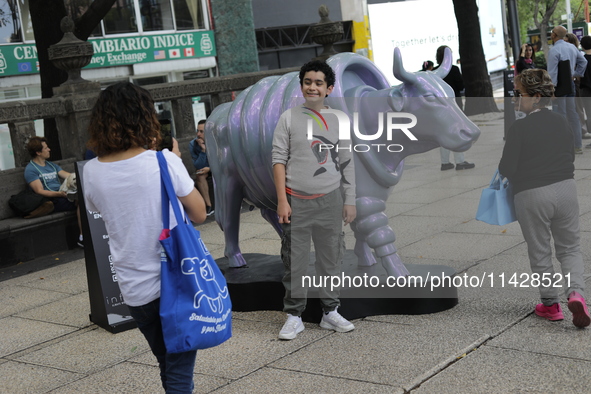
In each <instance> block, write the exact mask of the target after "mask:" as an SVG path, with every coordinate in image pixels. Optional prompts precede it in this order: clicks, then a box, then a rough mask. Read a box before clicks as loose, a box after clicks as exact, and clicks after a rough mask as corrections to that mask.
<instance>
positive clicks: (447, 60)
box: [435, 48, 452, 79]
mask: <svg viewBox="0 0 591 394" xmlns="http://www.w3.org/2000/svg"><path fill="white" fill-rule="evenodd" d="M451 61H452V56H451V49H449V48H445V51H444V52H443V61H442V62H441V65H440V66H439V68H437V70H435V74H436V75H437V76H438V77H439V78H441V79H443V78H445V77H447V74H449V70H451Z"/></svg>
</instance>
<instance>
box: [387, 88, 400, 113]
mask: <svg viewBox="0 0 591 394" xmlns="http://www.w3.org/2000/svg"><path fill="white" fill-rule="evenodd" d="M388 104H390V108H392V109H393V110H394V111H396V112H400V111H402V107H403V106H404V97H403V96H402V92H401V91H400V89H396V88H392V89H391V90H390V97H389V98H388Z"/></svg>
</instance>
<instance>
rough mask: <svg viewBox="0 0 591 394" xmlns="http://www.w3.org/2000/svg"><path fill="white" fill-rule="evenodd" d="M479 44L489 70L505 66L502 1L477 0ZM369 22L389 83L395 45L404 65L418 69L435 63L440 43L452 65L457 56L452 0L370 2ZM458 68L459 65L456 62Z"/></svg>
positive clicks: (376, 54) (376, 59)
mask: <svg viewBox="0 0 591 394" xmlns="http://www.w3.org/2000/svg"><path fill="white" fill-rule="evenodd" d="M477 3H478V8H479V17H480V31H481V36H482V47H483V49H484V56H485V58H486V60H487V67H488V71H489V73H490V72H493V71H497V70H503V69H505V68H506V66H507V61H506V58H505V52H504V41H503V19H502V8H501V6H502V0H477ZM368 10H369V24H370V31H371V41H372V49H373V57H374V62H375V63H376V65H377V66H378V67H379V68H380V69H381V70H382V71H383V72H384V73H385V74H386V76H387V77H388V78H389V80H390V83H392V84H397V83H399V82H398V81H397V80H396V79H395V78H394V76H393V75H392V57H393V53H394V48H395V47H398V48H400V51H401V53H402V60H403V62H404V67H405V69H406V70H408V71H419V70H420V69H421V66H422V64H423V62H424V61H425V60H431V61H432V62H433V63H435V65H437V62H436V61H435V52H436V51H437V48H438V47H439V46H441V45H447V46H449V47H450V48H451V50H452V52H453V56H454V64H457V60H458V58H459V50H458V26H457V23H456V16H455V13H454V7H453V2H452V0H410V1H409V0H407V1H400V2H395V3H382V4H370V5H369V6H368ZM458 66H460V68H461V64H458Z"/></svg>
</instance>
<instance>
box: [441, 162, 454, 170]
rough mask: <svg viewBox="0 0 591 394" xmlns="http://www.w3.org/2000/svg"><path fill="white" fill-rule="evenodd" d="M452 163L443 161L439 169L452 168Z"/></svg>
mask: <svg viewBox="0 0 591 394" xmlns="http://www.w3.org/2000/svg"><path fill="white" fill-rule="evenodd" d="M453 168H454V165H453V164H451V163H443V164H442V165H441V171H447V170H453Z"/></svg>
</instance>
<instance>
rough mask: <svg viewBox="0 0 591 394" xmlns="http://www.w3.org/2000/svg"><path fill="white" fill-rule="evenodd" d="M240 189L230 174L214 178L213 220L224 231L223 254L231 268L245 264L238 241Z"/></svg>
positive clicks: (240, 205)
mask: <svg viewBox="0 0 591 394" xmlns="http://www.w3.org/2000/svg"><path fill="white" fill-rule="evenodd" d="M241 190H242V187H241V185H239V184H238V182H237V180H236V179H235V178H234V177H232V176H228V177H226V178H222V179H221V180H220V181H219V182H218V181H217V180H216V192H215V209H216V212H215V220H216V221H217V223H218V224H219V226H220V227H221V229H222V231H223V232H224V240H225V241H226V248H225V249H224V255H225V256H226V257H227V258H228V267H231V268H238V267H244V266H246V260H244V257H243V256H242V253H241V252H240V246H239V243H238V235H239V230H240V208H241V207H242V199H243V195H242V192H241Z"/></svg>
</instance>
